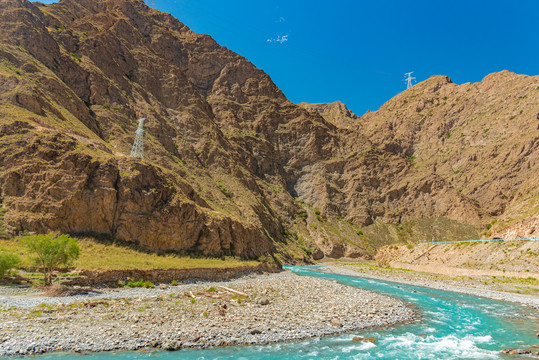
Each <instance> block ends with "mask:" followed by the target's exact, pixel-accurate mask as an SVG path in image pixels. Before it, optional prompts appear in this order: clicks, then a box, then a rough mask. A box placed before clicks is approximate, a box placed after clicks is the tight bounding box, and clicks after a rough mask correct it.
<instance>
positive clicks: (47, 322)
mask: <svg viewBox="0 0 539 360" xmlns="http://www.w3.org/2000/svg"><path fill="white" fill-rule="evenodd" d="M165 287H166V286H164V287H163V288H160V287H158V288H155V289H104V290H100V293H94V294H90V295H77V296H72V297H63V298H51V297H44V296H40V295H39V294H36V293H29V294H28V293H27V294H22V293H20V292H19V293H17V292H16V291H15V290H14V289H11V290H5V289H3V290H1V291H0V304H1V306H2V307H3V310H2V316H1V319H0V356H8V355H21V354H24V355H30V354H39V353H48V352H54V351H62V352H65V351H67V352H96V351H119V350H137V349H148V350H151V349H154V348H160V349H166V350H175V349H180V348H182V347H186V348H190V347H192V348H196V347H199V348H206V347H212V346H229V345H242V344H250V345H251V344H266V343H271V342H278V341H290V340H299V339H304V338H309V337H319V336H323V335H331V334H337V333H342V332H347V331H353V330H358V329H365V328H374V327H384V326H388V325H392V324H396V323H402V322H411V321H414V320H416V319H417V315H416V314H415V313H414V311H413V310H412V309H411V308H409V307H408V306H406V305H405V303H404V302H403V301H401V300H397V299H395V298H392V297H389V296H385V295H380V294H377V293H374V292H371V291H367V290H362V289H358V288H353V287H350V286H346V285H341V284H338V283H336V282H333V281H328V280H322V279H315V278H309V277H304V276H297V275H295V274H293V273H291V272H289V271H283V272H281V273H277V274H267V275H258V276H255V275H250V276H246V277H243V278H240V279H235V280H231V281H226V282H199V283H195V284H187V285H178V286H170V287H168V288H165ZM223 287H225V288H227V289H225V288H223ZM245 295H246V296H245ZM37 304H41V305H37Z"/></svg>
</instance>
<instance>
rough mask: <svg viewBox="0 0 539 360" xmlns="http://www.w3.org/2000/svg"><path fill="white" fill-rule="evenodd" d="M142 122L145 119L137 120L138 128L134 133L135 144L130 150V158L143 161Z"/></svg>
mask: <svg viewBox="0 0 539 360" xmlns="http://www.w3.org/2000/svg"><path fill="white" fill-rule="evenodd" d="M144 120H146V119H145V118H142V119H138V128H137V131H135V134H136V136H135V142H134V143H133V148H132V149H131V157H134V158H141V159H144V145H143V143H142V139H143V135H144V126H143V123H144Z"/></svg>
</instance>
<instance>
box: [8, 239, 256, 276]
mask: <svg viewBox="0 0 539 360" xmlns="http://www.w3.org/2000/svg"><path fill="white" fill-rule="evenodd" d="M79 246H80V249H81V254H80V257H79V259H78V260H77V261H76V262H75V264H74V266H75V267H76V268H78V269H81V270H127V269H192V268H224V267H239V266H253V265H258V264H259V262H257V261H245V260H239V259H237V258H233V257H226V258H225V259H224V260H223V259H217V258H191V257H186V256H182V257H180V256H176V255H173V254H167V255H157V254H152V253H146V252H141V251H137V250H135V249H132V248H130V247H126V246H119V245H114V244H103V243H99V242H96V241H94V240H91V239H80V240H79ZM0 251H9V252H15V253H17V254H18V255H19V256H20V257H21V260H22V266H23V267H25V266H31V265H32V262H31V256H30V254H29V253H28V251H27V250H26V248H25V246H24V245H23V244H22V242H21V240H19V239H11V240H0Z"/></svg>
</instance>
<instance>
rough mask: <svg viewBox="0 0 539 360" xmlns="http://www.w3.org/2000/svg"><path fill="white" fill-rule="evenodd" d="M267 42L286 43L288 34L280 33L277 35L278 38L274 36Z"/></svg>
mask: <svg viewBox="0 0 539 360" xmlns="http://www.w3.org/2000/svg"><path fill="white" fill-rule="evenodd" d="M266 41H267V42H269V43H279V44H282V43H285V42H287V41H288V34H287V35H282V36H281V35H279V36H277V37H276V38H272V39H267V40H266Z"/></svg>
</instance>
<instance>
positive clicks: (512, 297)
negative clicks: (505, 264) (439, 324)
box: [325, 265, 539, 310]
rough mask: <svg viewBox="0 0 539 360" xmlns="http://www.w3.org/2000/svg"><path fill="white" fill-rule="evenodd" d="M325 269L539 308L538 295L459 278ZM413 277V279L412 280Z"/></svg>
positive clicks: (352, 267)
mask: <svg viewBox="0 0 539 360" xmlns="http://www.w3.org/2000/svg"><path fill="white" fill-rule="evenodd" d="M325 271H327V272H332V273H335V274H342V275H351V276H361V277H366V278H371V279H376V280H385V281H392V282H397V283H401V284H407V285H416V286H423V287H428V288H432V289H438V290H444V291H452V292H458V293H461V294H468V295H473V296H479V297H485V298H489V299H494V300H502V301H510V302H515V303H520V304H522V305H526V306H530V307H532V308H534V309H537V310H539V296H533V295H524V294H516V293H509V292H503V291H496V290H489V289H487V288H470V287H469V286H467V285H468V284H467V283H466V282H465V281H460V280H455V279H452V280H443V279H428V280H427V279H423V278H422V276H421V275H420V274H418V273H415V272H407V273H404V274H402V273H392V274H383V275H382V274H376V273H372V272H364V271H357V270H354V265H347V266H326V269H325ZM412 279H413V280H412Z"/></svg>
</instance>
